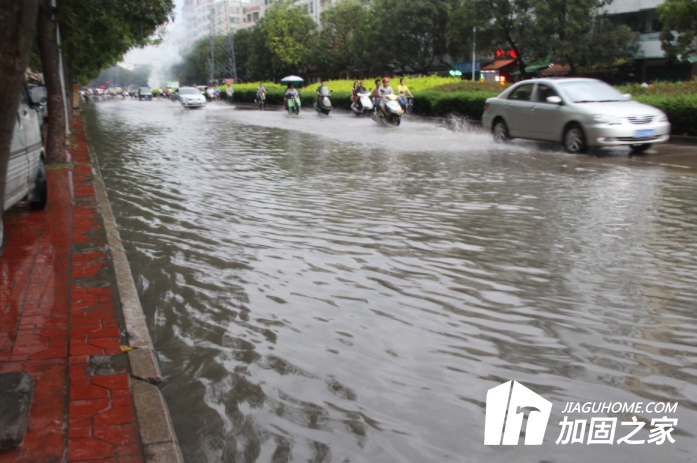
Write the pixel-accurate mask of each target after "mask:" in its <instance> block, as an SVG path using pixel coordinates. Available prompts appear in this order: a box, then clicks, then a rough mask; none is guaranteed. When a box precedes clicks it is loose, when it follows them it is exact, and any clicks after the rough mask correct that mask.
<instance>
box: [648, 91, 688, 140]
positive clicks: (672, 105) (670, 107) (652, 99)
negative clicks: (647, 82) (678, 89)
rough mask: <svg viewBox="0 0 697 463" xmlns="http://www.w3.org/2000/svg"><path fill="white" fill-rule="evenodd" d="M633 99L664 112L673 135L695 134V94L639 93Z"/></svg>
mask: <svg viewBox="0 0 697 463" xmlns="http://www.w3.org/2000/svg"><path fill="white" fill-rule="evenodd" d="M635 100H636V101H639V102H641V103H646V104H648V105H651V106H655V107H657V108H658V109H660V110H661V111H663V112H664V113H666V115H667V116H668V120H669V121H670V124H671V129H672V130H671V133H672V134H673V135H690V136H697V95H694V94H693V95H676V96H661V95H639V96H637V97H636V98H635Z"/></svg>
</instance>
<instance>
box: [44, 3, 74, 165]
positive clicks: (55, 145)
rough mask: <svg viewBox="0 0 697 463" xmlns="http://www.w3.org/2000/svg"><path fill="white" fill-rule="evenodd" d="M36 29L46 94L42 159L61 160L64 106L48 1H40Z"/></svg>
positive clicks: (63, 156) (63, 155)
mask: <svg viewBox="0 0 697 463" xmlns="http://www.w3.org/2000/svg"><path fill="white" fill-rule="evenodd" d="M36 29H37V39H38V40H37V42H38V44H39V53H40V55H41V64H42V66H41V67H42V69H43V71H44V82H45V83H46V92H47V97H48V122H47V130H46V134H47V136H46V144H45V145H46V146H45V148H46V158H47V159H48V160H49V161H58V162H64V161H66V160H67V156H66V152H65V139H66V124H67V122H68V121H67V120H66V116H65V105H66V104H67V102H65V101H64V100H63V98H64V94H63V90H62V89H63V85H62V84H61V79H62V76H61V75H60V72H61V68H60V50H59V49H58V26H57V23H56V21H55V17H54V12H53V7H52V5H51V0H41V4H40V6H39V14H38V15H37V25H36Z"/></svg>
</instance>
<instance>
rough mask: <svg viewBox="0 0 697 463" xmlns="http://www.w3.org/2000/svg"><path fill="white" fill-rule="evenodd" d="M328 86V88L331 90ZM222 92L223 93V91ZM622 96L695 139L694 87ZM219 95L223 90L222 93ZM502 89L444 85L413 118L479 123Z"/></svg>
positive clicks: (430, 92) (251, 94)
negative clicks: (664, 116)
mask: <svg viewBox="0 0 697 463" xmlns="http://www.w3.org/2000/svg"><path fill="white" fill-rule="evenodd" d="M332 83H333V82H330V83H329V84H330V85H329V88H332V87H333V86H332V85H331V84H332ZM265 85H266V89H267V91H268V96H267V103H268V104H272V105H281V104H283V94H284V91H285V87H284V86H281V85H276V84H268V85H267V84H265ZM334 86H335V87H339V88H340V89H339V90H334V92H333V94H332V103H333V104H334V107H336V108H344V109H350V105H351V101H350V99H349V97H350V96H351V92H350V91H349V90H344V89H343V86H341V85H334ZM223 90H224V89H223ZM315 90H316V85H311V86H309V87H307V88H303V89H301V90H300V95H301V98H302V104H303V107H305V108H311V107H312V105H313V103H314V102H315ZM619 90H620V91H621V92H622V93H631V94H632V95H633V96H634V99H635V100H636V101H639V102H641V103H645V104H648V105H651V106H655V107H657V108H659V109H661V110H662V111H663V112H665V113H666V114H667V115H668V120H669V121H670V123H671V124H672V133H673V134H674V135H690V136H697V84H695V83H693V82H686V83H679V84H662V85H660V84H657V85H655V86H652V87H651V88H649V89H645V88H642V87H639V86H632V87H620V88H619ZM221 91H222V90H221ZM501 91H503V88H499V86H497V85H486V84H480V83H475V84H472V83H471V82H469V83H462V84H457V85H453V84H447V85H443V86H434V87H431V88H425V89H423V90H421V91H417V92H414V90H412V92H414V96H415V98H414V114H417V115H420V116H429V117H445V116H448V115H451V114H454V115H458V116H463V117H467V118H469V119H473V120H480V119H481V118H482V113H483V112H484V103H485V102H486V99H487V98H491V97H494V96H496V95H498V94H499V93H500V92H501ZM255 96H256V84H254V85H251V84H243V85H240V86H236V87H235V97H234V99H235V101H240V102H246V103H252V102H254V98H255Z"/></svg>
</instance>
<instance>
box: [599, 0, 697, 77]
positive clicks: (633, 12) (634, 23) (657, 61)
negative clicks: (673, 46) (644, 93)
mask: <svg viewBox="0 0 697 463" xmlns="http://www.w3.org/2000/svg"><path fill="white" fill-rule="evenodd" d="M662 3H663V0H614V1H613V2H612V3H611V4H610V5H609V6H607V7H606V11H607V13H608V15H609V16H610V17H611V18H612V20H613V21H614V22H616V23H618V24H626V25H627V26H628V27H629V28H630V29H632V30H633V31H634V32H637V33H639V43H638V49H637V51H636V52H635V53H634V61H635V64H636V74H638V75H636V77H637V78H638V80H641V81H642V82H652V81H656V80H689V79H691V78H692V76H693V75H694V73H695V71H697V68H696V65H695V63H697V54H695V53H692V54H690V56H688V57H687V59H688V61H690V62H689V63H671V62H669V61H668V60H667V59H666V54H665V52H664V51H663V48H662V47H661V38H660V35H661V31H662V30H663V24H662V23H661V20H660V18H659V15H658V12H657V11H656V8H658V6H659V5H661V4H662Z"/></svg>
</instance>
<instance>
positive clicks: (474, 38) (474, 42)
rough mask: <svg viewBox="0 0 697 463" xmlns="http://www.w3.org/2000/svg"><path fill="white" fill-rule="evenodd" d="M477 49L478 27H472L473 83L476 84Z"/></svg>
mask: <svg viewBox="0 0 697 463" xmlns="http://www.w3.org/2000/svg"><path fill="white" fill-rule="evenodd" d="M476 48H477V26H472V82H474V72H475V63H476V61H475V49H476Z"/></svg>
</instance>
